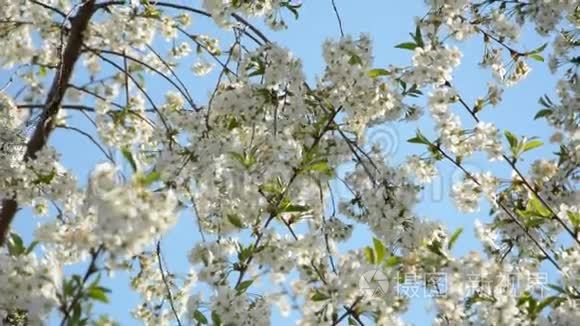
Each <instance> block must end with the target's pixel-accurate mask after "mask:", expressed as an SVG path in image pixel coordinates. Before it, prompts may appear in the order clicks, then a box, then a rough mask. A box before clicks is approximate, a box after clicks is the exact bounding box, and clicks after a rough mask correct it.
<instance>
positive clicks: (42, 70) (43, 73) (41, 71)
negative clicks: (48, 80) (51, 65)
mask: <svg viewBox="0 0 580 326" xmlns="http://www.w3.org/2000/svg"><path fill="white" fill-rule="evenodd" d="M46 74H47V71H46V67H45V66H40V67H39V68H38V76H39V77H45V76H46Z"/></svg>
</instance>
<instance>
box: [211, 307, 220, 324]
mask: <svg viewBox="0 0 580 326" xmlns="http://www.w3.org/2000/svg"><path fill="white" fill-rule="evenodd" d="M211 321H212V322H213V325H214V326H220V325H221V324H222V319H221V318H220V315H218V313H217V312H215V310H214V311H212V312H211Z"/></svg>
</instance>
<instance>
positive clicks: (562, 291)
mask: <svg viewBox="0 0 580 326" xmlns="http://www.w3.org/2000/svg"><path fill="white" fill-rule="evenodd" d="M548 287H549V288H550V289H552V290H554V291H556V292H559V293H562V294H566V293H567V292H566V290H564V289H563V288H562V287H559V286H557V285H555V284H548Z"/></svg>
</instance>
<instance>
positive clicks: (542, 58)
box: [528, 53, 544, 62]
mask: <svg viewBox="0 0 580 326" xmlns="http://www.w3.org/2000/svg"><path fill="white" fill-rule="evenodd" d="M528 58H530V59H534V60H536V61H539V62H544V57H542V56H541V55H539V54H536V53H532V54H528Z"/></svg>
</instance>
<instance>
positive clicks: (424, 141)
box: [407, 130, 431, 145]
mask: <svg viewBox="0 0 580 326" xmlns="http://www.w3.org/2000/svg"><path fill="white" fill-rule="evenodd" d="M407 142H409V143H414V144H424V145H431V142H430V141H429V139H427V137H425V136H423V134H421V132H420V131H419V130H417V134H416V135H415V137H413V138H410V139H407Z"/></svg>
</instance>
